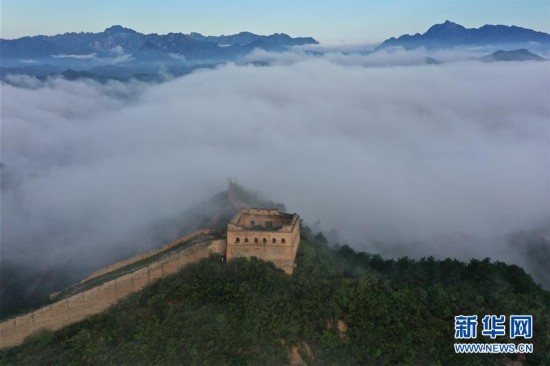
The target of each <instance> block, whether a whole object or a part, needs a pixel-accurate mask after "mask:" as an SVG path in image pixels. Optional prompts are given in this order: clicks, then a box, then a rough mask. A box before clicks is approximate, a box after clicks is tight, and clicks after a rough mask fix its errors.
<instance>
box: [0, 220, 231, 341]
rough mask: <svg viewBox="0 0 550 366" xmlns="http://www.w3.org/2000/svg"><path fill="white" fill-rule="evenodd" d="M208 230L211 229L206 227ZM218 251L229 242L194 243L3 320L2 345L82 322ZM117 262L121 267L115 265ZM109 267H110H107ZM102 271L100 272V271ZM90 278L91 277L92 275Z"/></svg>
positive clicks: (223, 249) (1, 327) (112, 268)
mask: <svg viewBox="0 0 550 366" xmlns="http://www.w3.org/2000/svg"><path fill="white" fill-rule="evenodd" d="M206 232H207V233H208V232H209V231H208V230H206ZM204 233H205V231H199V232H195V233H192V234H189V235H186V236H185V237H182V238H180V239H178V240H177V241H174V242H172V243H170V244H168V245H167V246H164V247H163V248H164V249H162V248H161V249H159V250H156V251H152V252H154V253H152V252H149V253H146V254H144V255H143V256H145V257H143V256H138V257H139V258H140V259H139V260H141V259H143V258H146V257H148V256H151V255H153V254H156V253H158V252H159V251H161V250H166V249H167V248H169V246H174V245H176V244H179V243H181V242H183V241H186V240H189V239H192V238H195V237H198V236H201V235H204ZM212 253H217V254H221V255H225V253H226V241H225V240H224V239H219V240H212V241H208V242H204V243H200V244H197V245H195V246H192V247H189V248H185V249H182V250H180V251H177V252H175V253H173V254H172V255H170V256H168V257H165V258H162V259H160V260H159V261H157V262H154V263H151V264H150V265H148V266H146V267H143V268H141V269H139V270H136V271H134V272H132V273H129V274H127V275H124V276H121V277H119V278H117V279H115V280H112V281H109V282H106V283H104V284H102V285H99V286H97V287H94V288H92V289H90V290H87V291H84V292H81V293H78V294H76V295H73V296H71V297H69V298H66V299H64V300H61V301H58V302H55V303H53V304H51V305H48V306H45V307H43V308H40V309H38V310H36V311H34V312H32V313H28V314H25V315H21V316H18V317H16V318H13V319H10V320H7V321H5V322H2V323H0V348H9V347H14V346H17V345H19V344H21V343H23V341H24V340H25V338H26V337H28V336H30V335H32V334H33V333H36V332H37V331H39V330H41V329H48V330H58V329H61V328H63V327H65V326H67V325H70V324H73V323H76V322H79V321H81V320H83V319H85V318H87V317H89V316H91V315H95V314H98V313H101V312H102V311H104V310H106V309H108V308H109V307H110V306H112V305H113V304H115V303H117V302H118V301H120V300H121V299H123V298H125V297H126V296H128V295H129V294H130V293H132V292H136V291H140V290H142V289H143V288H144V287H146V286H148V285H149V284H151V283H152V282H154V281H156V280H158V279H160V278H162V277H165V276H167V275H170V274H173V273H176V272H177V271H179V270H180V269H182V268H183V267H185V266H187V265H188V264H191V263H195V262H198V261H200V260H201V259H203V258H207V257H208V256H209V255H210V254H212ZM135 258H136V257H134V258H132V259H130V260H128V261H124V262H121V263H126V264H125V265H128V264H131V263H134V262H135V261H137V260H135ZM117 265H118V267H116V266H117ZM121 267H123V265H122V264H119V263H117V264H116V265H113V266H110V267H108V268H106V269H105V270H102V271H103V272H102V271H97V272H95V273H94V277H96V276H98V275H100V274H104V273H107V272H110V271H113V270H115V269H118V268H121ZM107 269H109V270H107ZM98 273H99V274H98ZM90 278H91V277H90Z"/></svg>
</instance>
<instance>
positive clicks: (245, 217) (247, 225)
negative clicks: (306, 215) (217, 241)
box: [227, 208, 299, 232]
mask: <svg viewBox="0 0 550 366" xmlns="http://www.w3.org/2000/svg"><path fill="white" fill-rule="evenodd" d="M298 220H299V217H298V215H296V214H285V213H282V212H280V211H279V210H275V209H264V208H241V209H240V210H239V212H237V214H236V215H235V217H234V218H233V219H232V220H231V221H230V222H229V225H228V227H227V228H228V230H234V231H239V230H243V231H244V230H246V231H273V232H291V231H292V230H293V228H294V227H295V226H296V224H297V223H298Z"/></svg>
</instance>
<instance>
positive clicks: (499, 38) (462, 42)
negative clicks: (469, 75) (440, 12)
mask: <svg viewBox="0 0 550 366" xmlns="http://www.w3.org/2000/svg"><path fill="white" fill-rule="evenodd" d="M509 43H512V44H520V43H539V44H541V45H544V46H547V47H550V34H548V33H544V32H540V31H535V30H532V29H528V28H522V27H518V26H515V25H511V26H507V25H500V24H499V25H490V24H485V25H483V26H481V27H479V28H466V27H464V26H462V25H460V24H457V23H454V22H451V21H449V20H446V21H445V22H444V23H440V24H434V25H432V26H431V27H430V28H428V30H427V31H426V32H424V33H423V34H420V33H416V34H414V35H410V34H404V35H401V36H399V37H397V38H395V37H391V38H388V39H386V40H385V41H384V42H382V43H381V44H380V45H378V46H377V47H376V49H377V50H380V49H385V48H389V47H403V48H405V49H408V50H410V49H414V48H418V47H426V48H428V49H437V48H452V47H456V46H488V45H497V44H509Z"/></svg>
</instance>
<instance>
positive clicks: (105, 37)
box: [0, 25, 318, 59]
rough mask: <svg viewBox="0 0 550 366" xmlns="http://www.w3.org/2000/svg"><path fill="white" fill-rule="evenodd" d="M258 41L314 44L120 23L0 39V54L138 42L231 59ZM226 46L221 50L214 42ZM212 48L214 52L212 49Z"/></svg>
mask: <svg viewBox="0 0 550 366" xmlns="http://www.w3.org/2000/svg"><path fill="white" fill-rule="evenodd" d="M258 41H262V45H264V47H265V48H266V49H267V50H276V49H278V48H279V47H281V46H282V47H285V48H286V47H291V46H297V45H305V44H317V43H318V41H317V40H316V39H314V38H312V37H291V36H289V35H287V34H285V33H274V34H271V35H259V34H254V33H251V32H240V33H238V34H232V35H227V36H226V35H221V36H203V35H202V34H200V33H196V32H192V33H189V34H184V33H174V32H170V33H167V34H164V35H159V34H157V33H150V34H144V33H140V32H138V31H135V30H133V29H131V28H126V27H123V26H121V25H112V26H110V27H108V28H106V29H105V30H104V31H102V32H96V33H94V32H80V33H76V32H67V33H63V34H56V35H50V36H45V35H37V36H26V37H21V38H17V39H2V38H0V54H1V57H2V58H4V59H6V58H43V57H52V56H54V55H87V54H92V53H95V54H96V55H97V57H109V56H113V55H116V54H121V53H125V54H134V53H136V52H138V51H139V50H140V48H141V47H142V45H144V44H149V45H154V46H156V47H158V49H159V50H161V51H163V52H170V53H179V54H183V55H185V57H186V58H214V59H216V58H222V59H223V58H231V57H234V56H235V55H238V54H241V53H242V52H243V50H242V49H243V48H244V49H248V48H247V47H246V46H248V45H250V44H254V43H255V42H258ZM220 44H223V45H229V46H230V47H225V48H226V49H222V48H220V47H218V45H220ZM214 51H215V52H214Z"/></svg>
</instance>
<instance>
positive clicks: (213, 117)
mask: <svg viewBox="0 0 550 366" xmlns="http://www.w3.org/2000/svg"><path fill="white" fill-rule="evenodd" d="M345 57H346V56H342V55H341V56H339V57H338V60H335V59H334V58H333V59H330V58H309V59H305V60H301V59H296V60H294V61H293V62H290V63H283V64H278V65H273V66H269V67H256V66H252V65H243V66H237V65H232V64H229V65H225V66H221V67H219V68H217V69H215V70H208V71H198V72H195V73H193V74H191V75H189V76H186V77H182V78H178V79H174V80H171V81H169V82H165V83H162V84H156V85H148V84H142V83H137V82H136V83H124V84H123V83H117V82H111V83H107V84H98V83H95V82H91V81H66V80H63V79H51V80H49V81H47V82H40V81H37V80H35V79H30V78H26V77H22V78H19V79H18V78H12V80H10V82H12V83H15V84H17V85H19V86H13V85H7V84H2V88H1V101H2V107H1V113H2V114H1V117H2V157H1V158H2V162H3V164H5V165H4V167H3V172H2V185H3V190H2V222H1V224H2V253H1V254H2V257H3V258H4V259H6V258H8V259H10V260H14V261H19V262H29V261H32V262H34V263H36V265H40V264H44V265H51V264H52V263H55V262H66V261H69V262H71V263H73V264H74V263H82V266H86V263H88V262H90V261H94V260H95V259H97V258H101V259H103V258H108V257H109V255H110V254H109V253H112V252H113V251H115V250H116V246H117V244H118V243H122V242H135V243H136V245H139V243H140V241H143V231H142V230H141V228H143V227H144V226H145V225H147V224H148V223H150V222H152V221H153V220H157V219H158V218H162V217H170V216H171V215H176V214H177V213H178V212H181V211H182V210H183V209H185V208H186V207H189V206H190V205H192V204H194V203H196V202H198V201H200V200H202V199H205V198H207V197H209V196H210V195H211V194H213V193H215V192H217V191H220V190H223V189H225V184H226V178H227V177H237V178H238V179H239V181H240V182H242V183H244V184H245V185H246V186H250V187H252V188H254V189H257V190H259V191H261V192H263V193H264V194H265V195H266V196H267V197H269V198H270V199H272V200H274V201H279V202H284V203H285V204H286V206H287V208H288V209H289V211H292V212H294V211H295V212H298V213H299V214H300V215H301V216H302V217H303V218H304V219H305V220H306V221H307V222H313V221H315V220H317V219H320V220H321V222H322V225H321V226H322V227H324V228H325V229H329V228H332V227H334V228H336V229H337V230H338V231H339V233H340V236H341V237H343V238H345V239H346V240H347V241H348V242H349V243H352V244H353V245H354V246H356V247H358V249H366V250H370V251H376V250H381V249H380V248H381V247H383V246H384V245H385V244H375V243H376V242H378V243H387V245H394V246H395V245H400V246H402V247H403V248H405V249H404V252H405V253H406V254H409V255H413V256H415V254H422V255H425V254H433V255H435V256H447V255H451V256H457V257H461V258H468V257H472V256H478V257H484V256H486V255H490V256H491V257H493V258H495V259H505V260H512V261H513V258H511V254H510V253H509V252H508V249H507V248H508V247H507V245H505V243H504V242H502V241H500V240H499V238H502V237H503V236H504V235H506V234H508V233H511V232H514V231H518V230H529V229H532V228H535V227H540V226H544V225H547V224H548V222H550V189H549V187H550V168H549V159H550V155H549V148H548V146H549V145H548V141H549V139H550V126H549V120H550V103H549V101H550V67H549V64H548V63H547V62H540V63H532V62H525V63H479V62H454V63H449V64H443V65H419V66H396V67H387V68H368V67H364V66H362V63H361V62H354V61H353V59H351V58H350V59H349V60H347V59H345ZM354 57H355V56H354ZM457 238H458V239H457ZM460 238H470V239H464V240H461V239H460ZM471 238H475V239H471ZM472 243H475V244H472ZM480 243H481V244H480ZM159 244H161V243H159ZM382 251H383V250H382ZM101 261H102V260H101Z"/></svg>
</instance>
